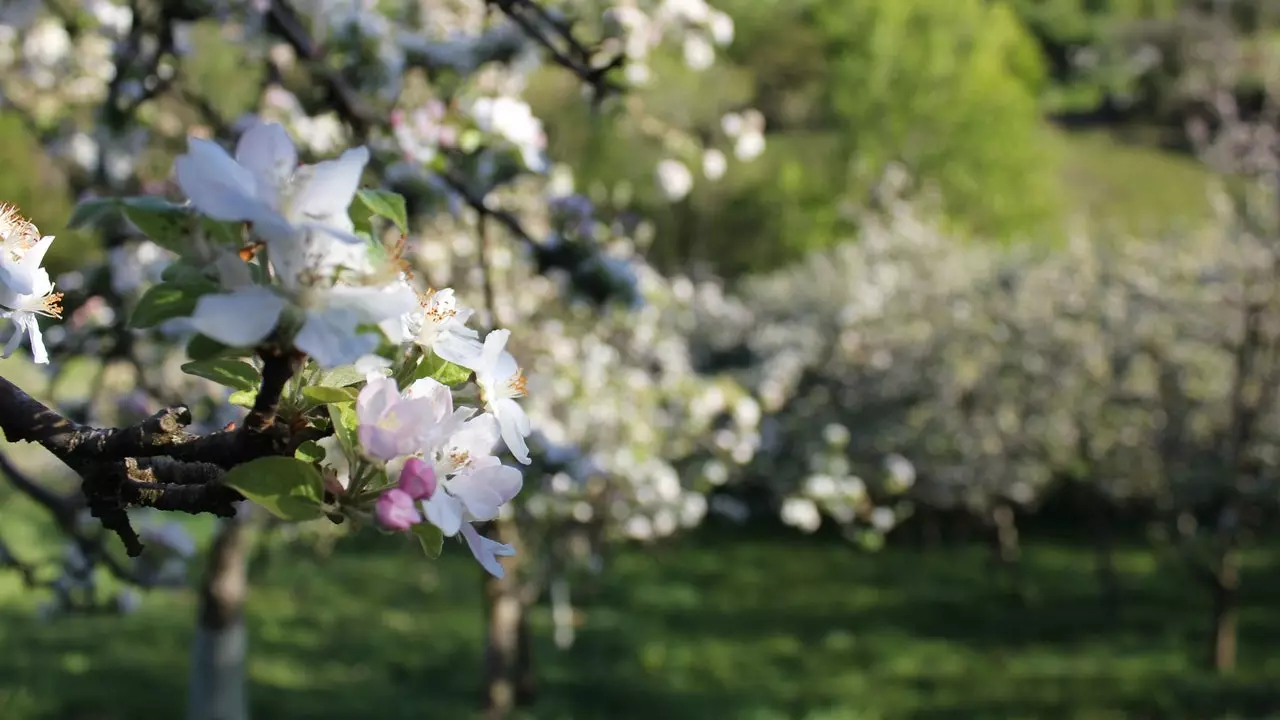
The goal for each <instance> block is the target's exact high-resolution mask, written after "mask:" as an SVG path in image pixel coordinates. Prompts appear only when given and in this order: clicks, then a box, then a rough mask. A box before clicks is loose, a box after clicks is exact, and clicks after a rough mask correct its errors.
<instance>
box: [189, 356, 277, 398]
mask: <svg viewBox="0 0 1280 720" xmlns="http://www.w3.org/2000/svg"><path fill="white" fill-rule="evenodd" d="M182 371H183V372H185V373H187V374H189V375H195V376H197V377H202V378H205V379H206V380H212V381H214V382H216V383H218V384H219V385H226V386H227V387H229V388H233V389H236V390H243V391H245V392H250V391H255V390H257V389H258V385H259V384H260V383H261V382H262V375H261V373H259V372H258V369H257V368H256V367H254V366H252V365H250V364H249V363H247V362H245V361H243V360H236V359H234V358H212V359H210V360H193V361H191V362H189V363H187V364H185V365H183V366H182Z"/></svg>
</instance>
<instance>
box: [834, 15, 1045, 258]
mask: <svg viewBox="0 0 1280 720" xmlns="http://www.w3.org/2000/svg"><path fill="white" fill-rule="evenodd" d="M812 19H813V21H814V22H816V23H817V24H818V25H819V26H820V27H822V28H823V29H824V32H825V33H826V37H827V53H828V58H829V61H830V68H829V77H828V82H827V88H828V92H827V103H828V108H829V111H830V112H831V114H832V116H831V122H832V124H833V126H834V127H835V129H836V130H837V131H839V132H841V139H842V144H843V146H844V148H845V150H846V152H847V157H849V158H851V161H852V168H851V169H852V172H851V173H850V175H849V178H848V180H849V185H848V188H847V189H848V191H849V192H850V193H851V197H854V198H857V197H860V196H862V195H863V193H865V192H866V191H867V190H868V189H869V188H870V187H872V186H873V184H874V183H875V182H877V181H878V180H879V179H880V178H881V177H882V175H883V173H884V171H885V168H886V167H888V166H889V165H890V164H891V163H898V164H901V165H903V166H904V167H905V168H906V169H907V171H908V173H909V174H910V176H911V177H912V178H914V179H915V180H918V181H920V182H923V183H926V184H936V186H937V188H938V190H939V191H940V192H941V193H942V197H943V201H944V204H945V207H946V209H947V210H948V211H949V214H950V215H951V217H952V218H953V219H954V220H956V221H957V222H958V223H959V224H960V225H962V226H964V227H966V228H969V229H972V230H975V231H978V232H981V233H982V234H988V235H993V236H997V237H1006V236H1009V235H1011V234H1017V233H1020V232H1028V231H1032V230H1038V229H1043V227H1044V223H1046V222H1047V221H1050V220H1053V219H1055V218H1056V217H1057V211H1058V210H1060V208H1059V207H1058V206H1057V195H1058V190H1059V188H1058V187H1057V182H1056V181H1057V170H1056V163H1057V158H1056V157H1055V156H1054V154H1053V153H1052V152H1051V148H1050V144H1049V143H1048V142H1047V141H1046V140H1047V135H1046V128H1045V126H1044V124H1043V123H1042V121H1041V120H1040V115H1039V107H1038V104H1037V94H1038V92H1039V90H1040V88H1041V85H1042V83H1043V80H1044V71H1043V67H1042V65H1041V60H1040V55H1039V50H1038V48H1037V47H1036V45H1035V42H1034V40H1033V39H1032V38H1031V37H1030V35H1029V34H1028V33H1027V32H1026V30H1025V28H1023V27H1022V25H1021V24H1020V23H1019V21H1018V18H1017V17H1016V16H1015V15H1014V14H1013V13H1012V12H1011V11H1010V9H1009V7H1008V6H1007V5H1005V4H1004V3H1000V2H995V3H992V2H986V1H985V0H954V1H951V2H944V3H940V2H935V1H934V0H894V1H893V2H863V3H847V2H841V1H840V0H823V1H821V2H816V3H814V5H813V7H812Z"/></svg>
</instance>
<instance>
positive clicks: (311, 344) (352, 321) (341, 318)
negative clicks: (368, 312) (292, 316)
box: [293, 308, 378, 370]
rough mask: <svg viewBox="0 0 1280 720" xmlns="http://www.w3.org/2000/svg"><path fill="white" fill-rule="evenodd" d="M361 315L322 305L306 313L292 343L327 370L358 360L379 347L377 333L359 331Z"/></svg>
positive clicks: (344, 309)
mask: <svg viewBox="0 0 1280 720" xmlns="http://www.w3.org/2000/svg"><path fill="white" fill-rule="evenodd" d="M359 324H360V316H359V315H358V314H356V313H355V312H354V311H352V310H349V309H346V308H325V309H323V310H313V311H311V312H308V313H307V319H306V321H305V322H303V324H302V329H301V330H299V331H298V335H297V337H295V338H294V339H293V344H294V346H295V347H297V348H298V349H299V350H301V351H303V352H305V353H306V354H308V355H310V356H311V357H312V358H313V359H314V360H315V361H316V364H317V365H319V366H320V367H321V368H323V369H325V370H328V369H331V368H335V367H338V366H339V365H347V364H349V363H353V362H355V361H356V360H359V359H360V357H361V356H362V355H366V354H368V353H371V352H373V351H374V350H376V349H377V347H378V338H377V336H375V335H373V334H371V333H360V332H357V331H356V326H357V325H359Z"/></svg>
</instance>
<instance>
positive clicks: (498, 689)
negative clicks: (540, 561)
mask: <svg viewBox="0 0 1280 720" xmlns="http://www.w3.org/2000/svg"><path fill="white" fill-rule="evenodd" d="M489 535H490V537H493V538H494V539H495V540H497V541H499V542H504V543H507V544H508V545H511V546H512V547H515V548H516V555H515V557H514V558H512V559H511V560H509V561H508V562H507V563H506V574H505V576H504V577H502V578H496V577H493V576H492V575H488V574H486V575H485V580H484V595H485V613H486V620H487V636H486V638H485V654H484V672H485V716H486V717H487V718H489V719H490V720H499V718H505V717H507V716H508V715H509V714H510V713H511V711H512V710H513V709H515V707H516V705H523V704H527V703H528V702H531V701H532V699H533V695H534V692H535V686H534V681H533V657H532V649H531V648H530V642H529V622H528V617H527V613H526V612H525V609H526V608H525V604H524V598H523V593H521V583H520V574H521V573H520V564H522V562H523V560H522V558H523V556H524V548H522V547H521V546H520V534H519V531H518V530H517V528H516V525H515V522H514V521H513V520H498V521H497V522H495V523H494V524H493V526H492V527H491V529H490V531H489Z"/></svg>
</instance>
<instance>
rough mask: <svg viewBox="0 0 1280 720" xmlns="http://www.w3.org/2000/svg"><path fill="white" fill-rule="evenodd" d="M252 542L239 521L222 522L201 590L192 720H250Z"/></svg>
mask: <svg viewBox="0 0 1280 720" xmlns="http://www.w3.org/2000/svg"><path fill="white" fill-rule="evenodd" d="M248 550H249V538H248V534H247V532H246V528H245V526H244V520H243V519H242V518H240V517H239V516H237V517H234V518H228V519H225V520H222V521H221V525H220V527H219V529H218V535H217V537H216V538H215V539H214V541H213V547H212V548H211V549H210V551H209V565H208V568H207V569H206V570H205V576H204V579H203V581H202V582H201V585H200V609H199V615H198V619H197V625H196V637H195V643H194V646H193V647H192V651H191V677H190V681H189V687H188V696H187V720H248V718H249V703H248V695H247V693H246V691H245V665H246V656H247V652H246V651H247V642H248V634H247V631H246V628H245V622H244V604H245V596H246V594H247V592H248V589H249V583H248V575H247V562H246V560H247V557H248Z"/></svg>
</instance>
